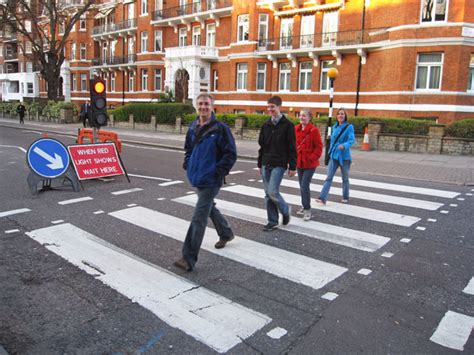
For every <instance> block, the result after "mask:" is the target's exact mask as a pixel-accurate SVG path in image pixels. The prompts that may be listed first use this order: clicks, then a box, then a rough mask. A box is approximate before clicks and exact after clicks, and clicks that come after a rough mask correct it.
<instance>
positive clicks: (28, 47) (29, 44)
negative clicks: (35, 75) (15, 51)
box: [0, 41, 66, 53]
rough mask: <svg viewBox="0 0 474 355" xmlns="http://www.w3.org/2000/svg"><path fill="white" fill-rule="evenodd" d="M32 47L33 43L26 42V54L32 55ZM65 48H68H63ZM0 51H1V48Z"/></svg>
mask: <svg viewBox="0 0 474 355" xmlns="http://www.w3.org/2000/svg"><path fill="white" fill-rule="evenodd" d="M31 47H32V46H31V42H29V41H28V42H25V53H31V50H32V48H31ZM63 48H66V47H63ZM0 50H1V47H0Z"/></svg>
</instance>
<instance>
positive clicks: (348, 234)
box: [173, 195, 390, 252]
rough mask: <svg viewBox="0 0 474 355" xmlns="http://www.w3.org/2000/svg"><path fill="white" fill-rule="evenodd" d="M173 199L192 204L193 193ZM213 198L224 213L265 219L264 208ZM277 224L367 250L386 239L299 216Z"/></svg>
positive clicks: (238, 216) (259, 222) (261, 220)
mask: <svg viewBox="0 0 474 355" xmlns="http://www.w3.org/2000/svg"><path fill="white" fill-rule="evenodd" d="M173 201H175V202H179V203H183V204H186V205H189V206H195V205H196V202H197V196H196V195H190V196H183V197H179V198H175V199H173ZM214 202H215V203H217V207H218V208H219V210H220V211H221V212H222V213H223V214H225V215H228V216H232V217H235V218H239V219H243V220H245V221H248V222H252V223H257V224H261V225H265V224H267V223H268V221H267V211H266V210H264V209H261V208H256V207H252V206H248V205H242V204H239V203H235V202H230V201H225V200H220V199H215V200H214ZM280 228H281V229H284V230H287V231H290V232H294V233H298V234H301V235H305V236H307V237H310V238H315V239H319V240H324V241H327V242H330V243H335V244H339V245H343V246H347V247H350V248H354V249H358V250H363V251H369V252H374V251H376V250H377V249H379V248H381V247H382V246H384V245H385V244H387V243H388V242H389V241H390V238H386V237H382V236H380V235H376V234H371V233H366V232H362V231H358V230H354V229H349V228H343V227H338V226H334V225H331V224H324V223H320V222H316V221H303V220H302V219H299V218H293V219H292V220H291V223H290V224H289V225H287V226H280Z"/></svg>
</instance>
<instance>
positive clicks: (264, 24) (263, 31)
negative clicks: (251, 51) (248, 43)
mask: <svg viewBox="0 0 474 355" xmlns="http://www.w3.org/2000/svg"><path fill="white" fill-rule="evenodd" d="M268 23H269V17H268V14H258V47H259V48H265V47H266V46H267V40H268Z"/></svg>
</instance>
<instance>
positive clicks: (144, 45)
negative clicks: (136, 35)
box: [141, 31, 148, 53]
mask: <svg viewBox="0 0 474 355" xmlns="http://www.w3.org/2000/svg"><path fill="white" fill-rule="evenodd" d="M141 49H142V53H145V52H148V32H147V31H143V32H142V33H141Z"/></svg>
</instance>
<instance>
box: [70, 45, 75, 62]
mask: <svg viewBox="0 0 474 355" xmlns="http://www.w3.org/2000/svg"><path fill="white" fill-rule="evenodd" d="M71 60H76V44H75V43H73V44H71Z"/></svg>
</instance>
